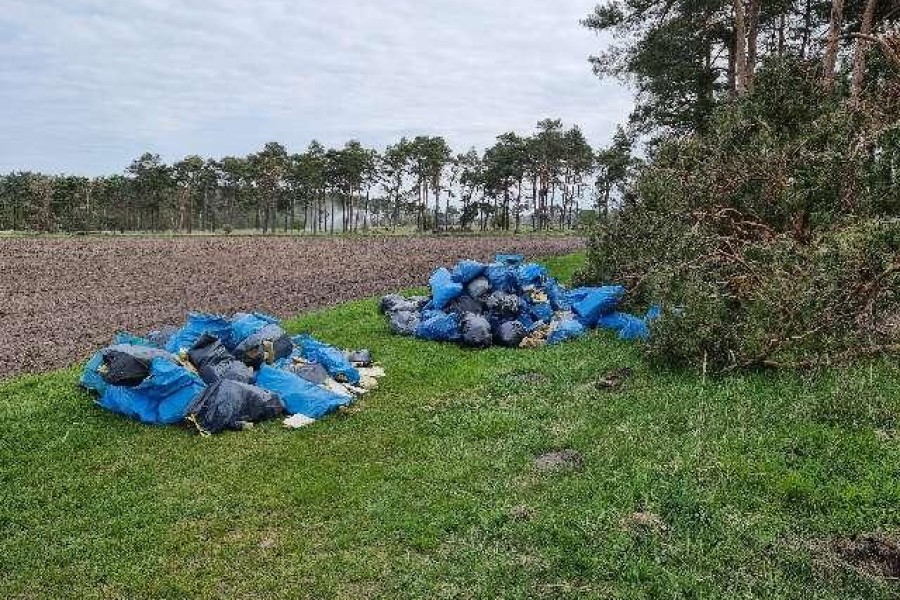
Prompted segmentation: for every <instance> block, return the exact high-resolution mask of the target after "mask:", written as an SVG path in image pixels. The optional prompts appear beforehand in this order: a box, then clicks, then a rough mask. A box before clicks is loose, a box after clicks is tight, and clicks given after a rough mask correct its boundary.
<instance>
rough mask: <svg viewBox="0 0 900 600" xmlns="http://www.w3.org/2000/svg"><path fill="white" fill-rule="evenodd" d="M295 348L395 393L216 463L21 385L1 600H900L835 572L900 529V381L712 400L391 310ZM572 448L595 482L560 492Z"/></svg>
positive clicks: (574, 477)
mask: <svg viewBox="0 0 900 600" xmlns="http://www.w3.org/2000/svg"><path fill="white" fill-rule="evenodd" d="M580 260H581V257H579V256H576V257H568V258H563V259H555V260H551V261H548V262H549V263H551V265H552V267H553V270H554V271H555V273H557V274H558V275H560V276H562V277H566V276H568V275H569V274H571V272H572V271H573V269H574V268H575V267H576V266H577V265H578V263H579V261H580ZM289 325H290V328H291V329H292V330H294V331H300V330H309V331H311V332H313V333H315V334H317V335H320V336H321V337H323V338H325V339H326V340H329V341H333V342H335V343H338V344H343V345H348V346H359V345H362V346H367V347H369V348H371V349H372V350H373V352H374V353H375V355H376V357H377V359H378V360H379V361H380V362H381V363H382V364H383V365H384V366H385V367H386V369H387V371H388V376H387V377H386V378H385V379H383V380H382V385H381V388H380V389H379V390H377V391H376V392H373V393H371V394H370V395H369V396H368V397H365V398H364V399H362V400H361V402H359V404H358V405H357V406H356V407H355V408H353V409H351V410H350V411H348V412H346V413H344V414H340V415H335V416H333V417H330V418H328V419H326V420H323V421H321V422H319V423H316V424H315V425H313V426H311V427H308V428H305V429H301V430H297V431H288V430H284V429H282V428H281V426H280V424H279V423H278V422H277V421H276V422H271V423H267V424H264V425H261V426H257V427H256V428H254V429H252V430H250V431H246V432H240V433H238V432H231V433H226V434H222V435H218V436H214V437H209V438H202V437H199V436H197V435H196V434H193V433H191V432H189V431H186V430H182V429H179V428H175V427H168V428H154V427H148V426H144V425H140V424H138V423H134V422H130V421H127V420H125V419H122V418H119V417H117V416H115V415H112V414H109V413H107V412H104V411H102V410H101V409H99V408H97V407H95V406H94V405H93V403H92V402H91V399H90V397H89V396H88V395H87V394H86V393H83V392H81V391H79V390H78V389H77V388H76V386H75V380H76V375H77V373H78V370H77V369H75V368H72V369H67V370H64V371H60V372H57V373H53V374H49V375H41V376H25V377H19V378H17V379H14V380H12V381H9V382H6V383H0V428H2V442H0V460H2V462H0V466H2V469H0V477H2V479H0V495H2V496H0V534H2V535H0V596H2V597H17V596H19V597H28V598H32V597H55V598H57V597H79V598H80V597H155V598H158V597H173V598H179V597H185V596H218V597H229V598H231V597H266V596H282V597H309V598H332V597H340V598H364V597H386V598H399V597H403V598H406V597H412V598H497V597H505V598H524V597H560V598H562V597H569V598H584V597H622V598H636V597H647V598H653V597H694V598H718V597H762V598H779V597H793V598H800V597H802V598H853V597H859V598H888V597H896V596H897V593H898V589H897V587H892V586H893V585H894V584H892V583H891V582H885V581H881V580H876V579H873V578H870V577H867V576H865V575H861V574H857V573H856V572H854V571H852V570H849V569H846V568H844V567H842V566H841V565H840V564H837V563H836V562H835V561H834V560H829V559H827V557H824V556H821V555H819V554H817V551H816V550H814V548H816V547H820V546H821V545H822V544H821V543H818V542H821V541H822V540H827V539H829V538H830V537H832V536H837V535H849V534H854V533H860V532H867V531H872V530H876V529H884V530H891V529H896V528H897V527H898V526H900V511H898V506H900V441H898V438H897V436H896V435H895V436H893V437H891V435H890V434H891V432H893V431H894V427H896V426H897V423H896V421H897V418H898V415H900V370H898V368H897V367H896V366H889V365H882V366H877V367H875V368H872V369H871V370H870V369H869V368H868V367H860V368H856V369H850V370H845V371H842V372H840V373H838V372H835V373H831V374H826V375H825V376H822V377H820V378H817V379H815V380H806V379H804V378H803V377H802V376H800V375H796V374H785V375H779V376H771V375H764V374H755V375H745V376H737V377H730V378H728V379H725V380H721V381H711V380H708V381H707V382H706V383H705V384H704V383H703V382H701V380H700V378H699V377H698V376H697V375H696V374H695V373H692V372H660V371H659V370H655V369H653V368H651V367H650V366H648V365H647V364H646V363H645V362H644V361H643V358H642V355H641V351H640V347H639V346H637V345H634V344H628V343H624V342H619V341H617V340H615V339H613V337H612V336H611V335H609V334H608V333H605V332H595V333H593V334H591V335H590V336H588V337H587V338H585V339H583V340H579V341H575V342H571V343H567V344H564V345H560V346H556V347H548V348H543V349H540V350H506V349H489V350H486V351H481V352H473V351H466V350H464V349H460V348H457V347H454V346H449V345H441V344H434V343H426V342H420V341H416V340H412V339H405V338H398V337H394V336H391V335H389V334H388V332H387V328H386V325H385V323H384V321H383V319H382V318H381V317H380V316H379V315H378V314H377V312H376V310H375V301H374V300H365V301H361V302H354V303H350V304H347V305H344V306H341V307H339V308H336V309H332V310H327V311H322V312H317V313H313V314H308V315H304V316H302V317H300V318H299V319H296V320H294V321H292V322H290V323H289ZM623 365H628V366H631V367H633V368H634V374H633V376H632V378H631V379H629V380H628V381H627V382H626V384H625V386H624V388H623V389H622V390H621V391H620V392H616V393H610V392H600V391H597V390H596V389H595V387H594V386H593V381H594V380H595V379H596V377H597V374H598V373H600V372H603V371H604V370H606V369H608V368H611V367H618V366H623ZM879 431H881V432H887V435H885V434H882V435H881V436H880V437H879V435H878V432H879ZM559 448H573V449H576V450H578V451H580V452H581V453H583V455H584V457H585V466H584V469H583V470H582V471H580V472H578V471H572V472H563V473H555V474H554V473H540V472H537V471H535V469H534V468H533V467H532V458H533V457H534V456H535V455H536V454H539V453H541V452H544V451H546V450H551V449H559ZM516 507H529V508H530V511H519V512H529V514H530V515H531V517H530V518H516V516H515V515H514V513H515V512H516V511H515V510H514V509H515V508H516ZM639 510H645V511H650V512H653V513H656V514H657V515H659V516H660V518H661V519H662V520H663V521H664V522H665V525H666V527H667V529H666V530H665V531H660V532H654V531H641V530H634V529H632V528H628V527H625V526H623V525H622V519H623V518H624V517H626V516H627V515H630V514H631V513H633V512H635V511H639Z"/></svg>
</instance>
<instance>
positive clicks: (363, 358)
mask: <svg viewBox="0 0 900 600" xmlns="http://www.w3.org/2000/svg"><path fill="white" fill-rule="evenodd" d="M347 360H349V361H350V364H351V365H353V366H354V367H357V368H359V367H371V366H372V353H371V352H370V351H369V350H367V349H365V348H363V349H362V350H353V351H352V352H348V353H347Z"/></svg>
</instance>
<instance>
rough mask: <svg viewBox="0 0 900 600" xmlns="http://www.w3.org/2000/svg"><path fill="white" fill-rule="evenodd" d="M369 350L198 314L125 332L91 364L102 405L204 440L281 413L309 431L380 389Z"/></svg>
mask: <svg viewBox="0 0 900 600" xmlns="http://www.w3.org/2000/svg"><path fill="white" fill-rule="evenodd" d="M383 375H384V370H383V369H382V368H381V367H379V366H377V365H374V364H373V362H372V356H371V353H370V352H369V351H368V350H359V351H352V352H343V351H341V350H338V349H337V348H335V347H333V346H330V345H328V344H326V343H324V342H321V341H319V340H317V339H315V338H313V337H312V336H309V335H298V336H294V337H291V336H289V335H288V334H287V333H286V332H285V331H284V329H282V327H281V325H280V323H279V321H278V320H277V319H275V318H274V317H270V316H268V315H265V314H262V313H237V314H235V315H233V316H231V317H225V316H222V315H213V314H203V313H191V314H189V315H188V319H187V322H186V323H185V324H184V326H182V327H181V328H175V327H170V328H166V329H162V330H159V331H153V332H151V333H149V334H148V335H147V336H146V337H138V336H135V335H132V334H129V333H120V334H118V335H117V336H116V338H115V339H114V340H113V344H112V345H110V346H108V347H106V348H103V349H102V350H100V351H99V352H97V353H96V354H94V356H93V357H92V358H91V359H90V360H89V361H88V363H87V365H86V366H85V368H84V372H83V373H82V375H81V379H80V383H81V385H82V386H83V387H85V388H87V389H88V390H91V391H93V392H95V393H96V394H97V403H98V404H99V405H100V406H102V407H103V408H106V409H108V410H111V411H113V412H116V413H118V414H121V415H125V416H127V417H131V418H133V419H137V420H139V421H141V422H143V423H150V424H157V425H162V424H172V423H178V422H181V421H185V420H186V421H189V422H190V423H192V424H193V425H194V426H196V428H197V429H198V430H199V431H200V432H201V433H204V434H208V433H218V432H220V431H223V430H225V429H235V430H240V429H246V428H248V427H250V426H252V424H253V423H256V422H258V421H263V420H266V419H271V418H273V417H276V416H278V415H281V414H288V415H291V417H289V418H288V419H285V425H286V426H289V427H299V426H303V425H307V424H309V423H311V422H313V421H314V420H316V419H319V418H321V417H323V416H325V415H327V414H328V413H331V412H333V411H335V410H337V409H338V408H340V407H342V406H347V405H348V404H350V403H352V402H353V401H354V399H355V398H356V396H358V395H359V394H362V393H365V392H366V391H368V390H370V389H372V388H374V387H376V386H377V385H378V378H379V377H381V376H383Z"/></svg>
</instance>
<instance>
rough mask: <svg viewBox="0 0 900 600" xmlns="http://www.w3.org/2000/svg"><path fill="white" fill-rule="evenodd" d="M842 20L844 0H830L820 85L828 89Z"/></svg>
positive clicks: (830, 88)
mask: <svg viewBox="0 0 900 600" xmlns="http://www.w3.org/2000/svg"><path fill="white" fill-rule="evenodd" d="M843 21H844V0H832V3H831V21H830V25H829V27H828V42H827V44H826V46H825V57H824V58H823V59H822V69H823V70H822V86H823V87H824V88H825V89H826V90H829V91H830V90H833V89H834V67H835V64H836V63H837V50H838V40H839V39H840V36H841V26H842V24H843Z"/></svg>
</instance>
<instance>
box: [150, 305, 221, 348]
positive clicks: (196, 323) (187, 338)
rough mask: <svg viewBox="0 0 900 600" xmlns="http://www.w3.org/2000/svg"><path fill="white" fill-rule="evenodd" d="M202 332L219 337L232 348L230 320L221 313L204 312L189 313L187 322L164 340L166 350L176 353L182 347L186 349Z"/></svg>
mask: <svg viewBox="0 0 900 600" xmlns="http://www.w3.org/2000/svg"><path fill="white" fill-rule="evenodd" d="M204 333H208V334H209V335H212V336H215V337H217V338H219V339H220V340H221V341H222V343H223V344H225V346H226V347H227V348H229V349H230V348H232V347H233V344H232V343H231V338H230V335H231V321H229V320H228V319H226V318H225V317H223V316H222V315H212V314H206V313H189V314H188V319H187V322H186V323H185V324H184V326H183V327H182V328H181V329H179V330H178V331H176V332H175V333H174V334H173V335H172V337H170V338H169V341H168V342H166V350H168V351H169V352H173V353H177V352H178V351H179V350H181V349H182V348H183V349H185V350H187V349H188V348H190V347H191V346H193V345H194V343H195V342H196V341H197V340H198V339H199V338H200V336H201V335H203V334H204Z"/></svg>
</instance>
